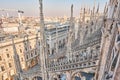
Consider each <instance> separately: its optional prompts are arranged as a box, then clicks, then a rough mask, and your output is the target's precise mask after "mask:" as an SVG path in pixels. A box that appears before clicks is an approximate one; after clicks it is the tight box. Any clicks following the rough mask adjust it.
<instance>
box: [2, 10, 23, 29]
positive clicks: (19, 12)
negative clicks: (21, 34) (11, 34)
mask: <svg viewBox="0 0 120 80" xmlns="http://www.w3.org/2000/svg"><path fill="white" fill-rule="evenodd" d="M0 11H3V12H4V11H9V12H17V13H18V18H19V27H18V31H20V27H21V26H22V25H23V24H22V18H21V14H23V13H24V11H21V10H15V9H0Z"/></svg>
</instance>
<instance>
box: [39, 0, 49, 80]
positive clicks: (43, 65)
mask: <svg viewBox="0 0 120 80" xmlns="http://www.w3.org/2000/svg"><path fill="white" fill-rule="evenodd" d="M39 5H40V44H41V45H40V56H39V58H40V60H41V72H42V80H48V79H47V70H46V64H47V63H46V62H47V61H46V56H47V51H48V50H47V45H46V34H45V24H44V17H43V4H42V0H39Z"/></svg>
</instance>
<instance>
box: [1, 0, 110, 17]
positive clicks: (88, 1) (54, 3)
mask: <svg viewBox="0 0 120 80" xmlns="http://www.w3.org/2000/svg"><path fill="white" fill-rule="evenodd" d="M106 2H108V0H96V6H97V4H98V3H100V8H101V9H100V10H101V11H102V10H103V8H104V5H105V3H106ZM71 4H73V5H74V16H79V13H80V8H81V6H89V7H91V8H92V7H93V5H94V0H43V5H44V15H45V16H46V17H50V16H52V17H55V16H70V6H71ZM1 8H2V9H4V8H5V9H16V10H23V11H24V12H25V13H24V16H39V2H38V0H0V9H1ZM2 13H3V12H1V11H0V15H1V14H2ZM9 13H10V15H13V14H16V13H15V12H14V13H13V12H9Z"/></svg>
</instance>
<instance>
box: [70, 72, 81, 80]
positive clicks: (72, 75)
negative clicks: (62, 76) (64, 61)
mask: <svg viewBox="0 0 120 80" xmlns="http://www.w3.org/2000/svg"><path fill="white" fill-rule="evenodd" d="M80 72H82V71H81V70H76V71H74V72H73V73H72V74H71V78H72V80H74V79H73V78H74V76H75V74H77V73H80ZM80 75H81V74H80Z"/></svg>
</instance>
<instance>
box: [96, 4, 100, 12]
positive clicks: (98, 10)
mask: <svg viewBox="0 0 120 80" xmlns="http://www.w3.org/2000/svg"><path fill="white" fill-rule="evenodd" d="M96 13H99V3H98V7H97V11H96Z"/></svg>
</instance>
